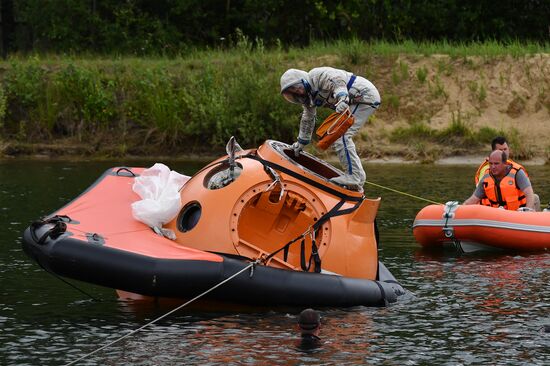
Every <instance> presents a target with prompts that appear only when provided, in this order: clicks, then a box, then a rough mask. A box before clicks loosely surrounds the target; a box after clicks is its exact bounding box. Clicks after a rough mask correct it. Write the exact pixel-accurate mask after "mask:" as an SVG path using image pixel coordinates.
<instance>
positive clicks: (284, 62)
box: [0, 37, 550, 161]
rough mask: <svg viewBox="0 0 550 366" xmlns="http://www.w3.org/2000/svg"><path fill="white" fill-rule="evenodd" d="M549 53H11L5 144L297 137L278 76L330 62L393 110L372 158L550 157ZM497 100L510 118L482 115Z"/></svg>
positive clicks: (81, 150)
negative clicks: (529, 124) (540, 134)
mask: <svg viewBox="0 0 550 366" xmlns="http://www.w3.org/2000/svg"><path fill="white" fill-rule="evenodd" d="M549 51H550V46H549V45H548V44H546V45H537V44H520V43H510V44H500V43H497V42H493V43H482V44H478V43H471V44H454V45H452V44H448V43H421V44H419V43H413V42H404V43H401V44H390V43H386V42H378V43H364V42H361V41H349V42H336V43H332V44H328V45H327V44H321V43H319V44H315V45H312V46H311V47H309V48H306V49H296V48H290V49H285V48H283V47H281V48H278V49H265V48H264V47H263V46H262V44H261V42H251V41H250V40H248V39H247V38H246V37H242V39H241V40H240V41H239V42H238V43H237V44H236V46H235V47H234V48H231V49H225V50H221V49H218V50H197V51H195V52H192V53H190V54H186V55H180V56H179V57H175V58H170V59H168V58H139V59H138V58H127V57H124V58H120V57H112V58H111V57H109V58H108V57H94V56H90V57H83V56H79V57H71V56H33V57H13V58H10V59H8V60H6V61H3V62H1V63H0V77H1V80H0V81H1V83H0V131H1V133H2V137H1V139H0V154H3V155H17V154H34V153H42V152H45V153H48V154H70V155H75V154H76V155H92V156H124V155H151V154H155V155H174V154H204V153H211V154H212V155H217V154H218V153H220V152H222V151H223V147H224V144H225V142H226V141H227V139H228V138H229V137H230V136H231V135H235V136H236V137H237V140H238V141H239V142H240V143H241V145H243V146H246V147H254V146H257V145H258V144H259V143H261V142H262V141H263V140H265V139H267V138H273V139H277V140H281V141H287V142H291V141H293V140H294V138H295V136H296V135H297V128H298V121H299V114H300V107H298V106H294V105H290V104H289V103H286V102H285V101H284V100H283V99H282V98H281V97H280V95H279V77H280V75H281V74H282V73H283V72H284V71H285V70H286V69H287V68H290V67H295V68H301V69H310V68H313V67H317V66H324V65H330V66H333V67H337V68H344V69H347V70H350V71H353V72H355V73H356V74H359V75H363V76H365V77H367V78H368V79H370V80H371V81H373V82H374V84H375V85H376V86H377V87H378V89H379V90H380V91H381V95H382V107H381V108H380V110H379V111H378V112H377V113H376V114H375V116H374V117H373V118H372V120H371V123H370V124H369V126H367V127H366V128H364V130H362V132H361V134H360V136H359V137H358V138H357V144H358V147H359V151H360V153H361V154H362V155H363V156H364V157H384V156H400V157H403V158H406V159H420V160H423V161H432V160H434V159H437V158H438V157H442V156H447V155H449V154H457V153H468V152H472V151H473V152H476V151H483V150H484V149H486V148H487V144H488V141H490V139H491V138H492V137H494V136H495V135H496V134H505V135H507V136H508V137H509V138H511V139H512V140H513V142H514V144H516V145H517V146H518V147H520V146H521V148H518V149H516V151H517V152H518V153H519V155H520V156H523V157H526V158H529V157H533V156H546V157H547V156H548V155H549V154H550V143H547V142H546V145H545V143H544V142H541V143H534V140H533V139H532V138H531V137H532V136H530V133H525V131H524V127H522V126H521V123H522V122H524V121H525V120H524V117H525V118H530V116H526V114H529V113H530V112H533V113H532V114H533V115H535V117H536V118H537V119H541V118H542V119H544V118H545V116H546V117H548V115H549V110H550V96H549V94H550V83H549V76H548V75H549V74H550V73H549V71H550V70H548V68H549V66H548V63H549V61H548V60H549V53H550V52H549ZM518 73H519V74H520V75H517V74H518ZM465 75H468V77H467V78H465ZM516 79H517V80H516ZM524 80H527V81H525V82H524ZM516 86H518V88H517V90H516V88H515V87H516ZM499 96H500V97H502V99H503V100H506V102H507V103H508V105H506V106H501V105H498V106H497V107H496V109H497V111H501V112H499V113H501V114H502V116H501V117H499V116H498V113H497V116H496V117H495V114H494V113H492V112H491V113H489V117H490V118H491V119H492V120H484V118H483V116H484V113H486V112H487V111H488V110H490V109H491V108H492V107H494V106H495V105H496V104H498V103H501V101H500V99H499ZM510 103H512V105H511V106H510ZM531 104H533V105H531ZM531 109H532V111H531ZM328 113H329V111H328V110H320V111H319V117H320V118H323V117H325V116H326V115H328ZM489 117H488V118H489ZM499 118H500V119H499ZM495 119H496V120H495ZM514 119H515V120H517V124H515V123H514ZM547 120H548V119H547ZM530 132H533V131H530Z"/></svg>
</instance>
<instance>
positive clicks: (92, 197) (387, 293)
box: [23, 140, 405, 307]
mask: <svg viewBox="0 0 550 366" xmlns="http://www.w3.org/2000/svg"><path fill="white" fill-rule="evenodd" d="M237 146H238V145H237ZM228 152H229V151H228ZM143 171H144V169H143V168H112V169H109V170H108V171H107V172H106V173H105V174H104V175H103V176H102V177H101V178H100V179H99V180H98V181H97V182H96V183H95V184H93V185H92V186H91V187H90V188H89V189H88V190H87V191H86V192H84V193H83V194H82V195H81V196H80V197H78V198H77V199H75V200H74V201H73V202H71V203H69V204H68V205H67V206H65V207H63V208H62V209H60V210H58V211H57V212H55V213H54V214H53V215H51V216H49V217H47V218H45V219H42V220H39V221H37V222H35V223H33V224H32V225H31V226H30V227H29V228H28V229H27V230H26V231H25V233H24V240H23V247H24V249H25V251H26V252H27V254H28V255H29V256H30V257H32V258H33V259H35V260H36V261H37V262H38V263H39V264H40V265H41V266H42V267H43V268H45V269H46V270H47V271H50V272H53V273H55V274H58V275H62V276H66V277H69V278H73V279H77V280H81V281H86V282H89V283H94V284H98V285H102V286H107V287H111V288H114V289H117V290H120V292H119V293H123V292H126V293H131V294H139V295H143V296H152V297H162V298H178V299H190V298H193V297H194V296H196V295H198V294H201V293H203V292H205V291H207V290H209V289H211V288H212V287H214V286H216V285H217V284H220V283H222V282H223V281H225V280H228V279H230V280H229V281H227V282H226V283H224V284H223V286H220V287H219V288H217V289H216V290H214V291H212V292H210V293H208V295H206V296H205V299H207V300H213V301H216V302H221V303H232V304H243V305H258V306H269V307H278V306H301V307H303V306H338V307H340V306H356V305H366V306H380V305H384V304H387V303H391V302H394V301H396V300H397V298H398V297H399V296H400V295H402V294H404V293H405V291H404V289H403V288H402V287H401V286H400V285H399V284H398V283H397V281H396V280H395V278H394V277H393V276H392V275H391V273H390V272H389V271H388V270H387V269H386V267H385V266H384V265H383V264H382V263H380V262H379V260H378V249H377V232H376V227H375V218H376V213H377V210H378V206H379V204H380V198H377V199H367V198H365V197H364V196H363V194H362V193H360V192H356V191H350V190H347V189H345V188H342V187H339V186H337V185H335V184H333V183H331V182H329V179H330V178H331V177H334V176H337V175H339V174H342V172H340V171H339V170H337V169H336V168H334V167H332V166H331V165H329V164H327V163H325V162H324V161H321V160H319V159H317V158H315V157H314V156H312V155H310V154H308V153H302V154H300V156H298V157H295V156H294V152H293V150H292V149H291V148H290V146H289V145H287V144H284V143H281V142H277V141H272V140H268V141H266V142H265V143H264V144H263V145H262V146H260V147H259V148H258V149H254V150H239V149H237V148H233V149H232V150H231V151H230V152H229V154H228V156H225V157H222V158H220V159H218V160H216V161H214V162H212V163H210V164H208V165H207V166H206V167H204V168H203V169H202V170H200V171H199V172H197V173H196V174H195V175H194V176H193V177H191V178H189V177H187V179H186V182H185V183H184V184H183V186H182V187H181V189H180V195H181V206H180V207H181V208H180V210H179V213H178V214H177V215H176V217H175V218H174V219H173V220H172V221H170V222H168V223H166V224H165V225H164V227H163V228H161V229H160V230H152V229H151V228H150V227H149V226H147V225H145V224H144V223H142V222H140V221H137V220H136V219H134V218H133V216H132V211H131V205H132V203H134V202H136V201H138V200H139V196H138V195H137V194H136V193H135V192H134V191H133V190H132V185H133V183H134V180H135V179H136V177H137V176H139V175H140V174H141V173H142V172H143ZM164 231H169V232H171V233H173V234H174V235H173V237H172V238H171V239H169V238H167V237H165V236H163V235H160V234H162V233H163V232H164ZM251 263H253V265H252V266H250V265H251ZM246 267H250V269H249V270H247V271H244V272H242V273H241V274H239V275H237V276H236V277H233V276H234V275H235V274H236V273H238V272H239V271H240V270H243V269H244V268H246Z"/></svg>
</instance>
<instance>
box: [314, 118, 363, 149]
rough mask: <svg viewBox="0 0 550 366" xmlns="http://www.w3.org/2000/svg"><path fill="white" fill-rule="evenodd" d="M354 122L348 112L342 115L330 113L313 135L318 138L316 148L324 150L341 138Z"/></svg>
mask: <svg viewBox="0 0 550 366" xmlns="http://www.w3.org/2000/svg"><path fill="white" fill-rule="evenodd" d="M353 122H355V118H354V117H353V115H352V114H351V112H350V110H349V109H348V110H346V111H345V112H343V113H336V112H334V113H332V114H331V115H330V116H328V117H327V118H326V119H325V120H324V121H323V123H321V125H320V126H319V128H318V129H317V131H315V134H316V135H317V137H318V138H319V141H318V142H317V147H318V148H320V149H322V150H326V149H327V148H328V147H329V146H330V145H332V143H333V142H334V141H336V140H337V139H338V137H340V136H342V135H343V134H344V133H346V131H347V130H348V129H349V128H350V127H351V125H352V124H353Z"/></svg>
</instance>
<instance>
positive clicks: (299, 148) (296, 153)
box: [291, 141, 306, 157]
mask: <svg viewBox="0 0 550 366" xmlns="http://www.w3.org/2000/svg"><path fill="white" fill-rule="evenodd" d="M304 146H306V145H304V144H302V143H300V142H298V141H296V142H295V143H293V144H292V146H291V148H292V150H294V156H295V157H298V156H300V152H301V151H302V150H303V149H304Z"/></svg>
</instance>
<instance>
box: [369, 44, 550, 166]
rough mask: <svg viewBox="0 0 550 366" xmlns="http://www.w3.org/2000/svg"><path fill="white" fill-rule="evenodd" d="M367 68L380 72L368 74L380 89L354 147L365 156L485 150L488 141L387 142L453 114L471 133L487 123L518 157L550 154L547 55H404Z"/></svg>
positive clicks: (445, 121) (441, 124)
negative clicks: (377, 104) (398, 132)
mask: <svg viewBox="0 0 550 366" xmlns="http://www.w3.org/2000/svg"><path fill="white" fill-rule="evenodd" d="M370 70H376V72H377V73H376V74H373V75H369V78H371V80H372V81H373V82H374V83H375V84H376V85H377V87H378V88H379V90H380V91H381V95H382V108H381V109H380V110H379V111H377V113H376V114H375V118H374V119H373V120H372V121H371V123H369V125H368V126H367V127H365V129H364V131H363V142H361V141H360V142H359V144H358V147H359V150H360V153H361V155H362V156H365V157H370V158H377V157H386V158H387V157H388V156H393V155H395V156H402V157H404V158H410V159H420V160H428V161H429V160H438V159H441V158H448V157H449V156H453V155H457V154H458V155H462V156H464V155H468V154H470V155H472V154H473V155H478V156H479V155H484V154H485V153H486V151H488V149H489V148H490V146H489V144H488V142H489V141H490V139H489V140H488V141H487V144H478V145H475V144H473V145H472V146H464V145H462V144H461V141H460V139H458V140H457V146H440V145H439V146H438V145H437V144H430V143H426V142H423V141H421V139H410V140H407V141H400V143H397V144H396V143H395V142H390V139H389V137H390V136H391V135H392V131H393V130H394V129H395V128H397V127H408V126H410V125H411V124H412V123H414V122H417V123H425V124H426V125H427V126H429V127H430V128H432V129H437V130H442V129H445V128H446V127H448V126H449V125H450V124H451V123H452V121H453V119H454V120H455V121H457V120H460V121H461V122H462V123H464V124H465V125H466V126H467V127H468V128H469V129H471V130H472V131H478V130H479V129H480V128H482V127H490V128H492V129H493V130H495V131H499V132H502V133H503V134H505V135H506V136H507V137H508V138H509V139H510V140H512V145H515V146H514V152H515V153H516V155H517V156H520V157H522V158H523V159H534V160H535V161H540V160H541V159H542V161H545V160H549V158H550V55H549V54H536V55H531V56H523V57H519V58H514V57H512V56H505V57H504V56H503V57H500V58H490V59H489V58H483V57H467V58H451V57H449V56H446V55H433V56H430V57H419V56H418V57H413V56H401V57H398V58H396V59H395V60H394V62H393V64H380V65H376V67H374V68H371V69H370ZM360 71H363V70H360ZM364 71H365V72H366V74H367V75H368V70H367V69H365V70H364ZM423 75H425V78H424V77H423ZM358 140H360V139H358ZM459 145H462V146H459ZM386 160H387V159H386Z"/></svg>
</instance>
